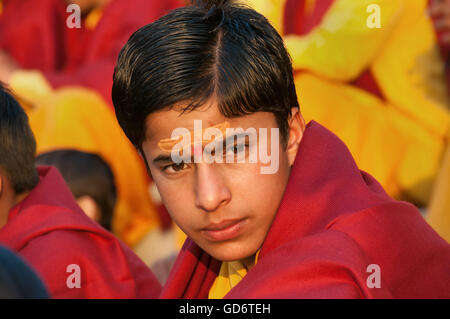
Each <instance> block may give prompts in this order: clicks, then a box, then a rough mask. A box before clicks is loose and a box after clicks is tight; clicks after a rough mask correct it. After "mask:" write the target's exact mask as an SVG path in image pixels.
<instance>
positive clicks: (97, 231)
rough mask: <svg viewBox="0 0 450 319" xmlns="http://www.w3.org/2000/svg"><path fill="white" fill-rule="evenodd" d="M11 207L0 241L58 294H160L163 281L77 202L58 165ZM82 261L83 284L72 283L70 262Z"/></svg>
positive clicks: (43, 171) (44, 172)
mask: <svg viewBox="0 0 450 319" xmlns="http://www.w3.org/2000/svg"><path fill="white" fill-rule="evenodd" d="M39 175H40V176H41V180H40V182H39V184H38V185H37V186H36V187H35V188H34V189H33V190H32V191H31V193H30V194H29V195H28V196H27V197H26V198H25V199H24V200H23V201H22V202H20V203H19V204H18V205H16V206H15V207H14V208H13V209H11V211H10V213H9V216H8V223H7V224H6V226H4V227H3V228H2V229H0V243H2V244H4V245H6V246H8V247H10V248H11V249H12V250H14V251H16V252H18V253H19V254H20V255H22V256H23V257H24V258H25V259H26V260H27V261H28V262H29V263H30V264H31V265H32V266H33V268H34V269H35V270H36V271H37V272H38V273H39V274H40V276H41V278H42V279H43V281H44V282H45V284H46V285H47V287H48V289H49V291H50V293H51V295H52V297H54V298H156V297H157V296H158V295H159V293H160V291H161V286H160V284H159V282H158V280H157V279H156V277H155V276H154V275H153V273H152V272H151V271H150V270H149V268H148V267H147V266H146V265H145V264H144V263H143V262H142V261H141V260H140V259H139V258H138V257H137V256H136V255H135V254H134V253H133V252H132V251H131V250H130V249H129V248H128V247H126V246H125V245H124V244H123V243H121V242H120V241H119V240H117V239H116V238H115V237H114V236H113V235H112V234H110V233H109V232H107V231H106V230H104V229H103V228H101V227H100V226H98V225H97V224H96V223H94V222H93V221H91V220H90V219H89V218H88V217H87V216H86V215H85V214H84V213H83V212H82V211H81V209H80V208H79V207H78V206H77V204H76V201H75V200H74V198H73V197H72V194H71V193H70V190H69V189H68V188H67V186H66V185H65V183H64V180H63V179H62V177H61V175H60V174H59V172H58V171H57V170H56V169H55V168H49V167H41V168H39ZM71 264H76V265H79V267H80V269H81V288H68V287H67V284H66V282H67V278H68V277H69V276H70V275H71V274H72V273H73V271H72V272H67V266H68V265H71Z"/></svg>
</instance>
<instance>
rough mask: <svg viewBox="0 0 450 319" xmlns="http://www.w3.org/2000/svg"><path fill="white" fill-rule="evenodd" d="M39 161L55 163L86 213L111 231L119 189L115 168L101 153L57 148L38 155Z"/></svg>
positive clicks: (38, 163) (42, 164)
mask: <svg viewBox="0 0 450 319" xmlns="http://www.w3.org/2000/svg"><path fill="white" fill-rule="evenodd" d="M36 165H37V166H54V167H56V168H57V169H58V171H59V172H60V173H61V175H62V176H63V178H64V180H65V182H66V183H67V186H69V188H70V190H71V191H72V194H73V195H74V197H75V199H76V200H77V203H78V205H79V206H80V207H81V209H82V210H83V211H84V212H85V214H86V215H87V216H89V217H90V218H91V219H92V220H95V221H96V222H97V223H99V224H100V225H101V226H102V227H103V228H105V229H106V230H109V231H111V222H112V218H113V213H114V206H115V204H116V198H117V191H116V185H115V182H114V175H113V172H112V171H111V169H110V167H109V166H108V164H107V163H106V162H105V161H104V160H103V159H102V158H101V157H100V156H98V155H96V154H91V153H86V152H80V151H77V150H55V151H52V152H47V153H42V154H41V155H39V156H38V157H37V158H36Z"/></svg>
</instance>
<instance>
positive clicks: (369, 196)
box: [161, 121, 450, 298]
mask: <svg viewBox="0 0 450 319" xmlns="http://www.w3.org/2000/svg"><path fill="white" fill-rule="evenodd" d="M371 264H376V265H378V266H379V267H380V270H381V272H380V278H381V287H380V288H369V286H370V285H367V281H370V282H371V279H370V278H369V276H371V275H372V273H373V270H371V269H370V268H369V271H368V266H369V265H371ZM219 267H220V262H219V261H217V260H215V259H213V258H212V257H211V256H209V255H208V254H207V253H206V252H204V251H203V250H202V249H200V248H199V247H198V246H197V245H196V244H195V243H194V242H193V241H192V240H190V239H187V240H186V242H185V245H184V246H183V248H182V251H181V253H180V255H179V257H178V259H177V261H176V263H175V265H174V268H173V270H172V272H171V274H170V277H169V280H168V282H167V284H166V286H165V287H164V288H163V292H162V294H161V297H162V298H207V296H208V292H209V289H210V287H211V285H212V283H213V281H214V279H215V277H216V275H217V273H218V270H219ZM449 269H450V245H449V244H448V243H446V242H445V241H444V240H443V239H442V238H441V237H439V235H438V234H437V233H436V232H435V231H434V230H433V229H432V228H431V227H430V226H428V224H426V222H425V221H424V219H423V218H422V216H421V215H420V213H419V212H418V210H417V209H416V208H415V207H414V206H413V205H411V204H409V203H406V202H400V201H395V200H393V199H391V198H390V197H388V196H387V195H386V193H385V192H384V191H383V189H382V188H381V186H380V185H379V184H378V183H377V182H376V181H375V180H374V179H373V178H372V177H371V176H370V175H368V174H367V173H365V172H363V171H360V170H359V169H358V168H357V166H356V164H355V162H354V160H353V158H352V156H351V154H350V152H349V151H348V149H347V147H346V146H345V145H344V144H343V143H342V142H341V141H340V140H339V139H338V138H337V137H336V136H335V135H334V134H332V133H331V132H330V131H328V130H327V129H325V128H324V127H322V126H321V125H319V124H317V123H316V122H313V121H312V122H310V123H309V124H308V125H307V128H306V131H305V133H304V136H303V139H302V141H301V143H300V147H299V150H298V154H297V158H296V161H295V163H294V166H293V168H292V171H291V176H290V179H289V182H288V185H287V188H286V191H285V194H284V197H283V198H282V201H281V204H280V206H279V209H278V212H277V215H276V217H275V219H274V221H273V223H272V225H271V228H270V230H269V232H268V235H267V237H266V239H265V241H264V243H263V246H262V248H261V252H260V255H259V259H258V263H257V264H256V265H255V266H254V267H253V268H252V269H251V270H250V271H249V272H248V274H247V275H246V276H245V277H244V278H243V279H242V280H241V282H239V284H238V285H236V286H235V287H234V288H233V289H232V290H231V291H230V292H229V293H228V294H227V295H226V298H392V297H393V298H422V297H423V298H449V297H450V288H449V287H450V272H449ZM368 279H369V280H368ZM372 287H373V286H372Z"/></svg>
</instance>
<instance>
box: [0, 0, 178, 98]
mask: <svg viewBox="0 0 450 319" xmlns="http://www.w3.org/2000/svg"><path fill="white" fill-rule="evenodd" d="M2 3H3V8H2V13H1V15H0V80H2V81H4V82H6V83H9V84H10V85H11V86H12V88H13V89H14V90H15V91H16V92H17V93H18V94H20V95H21V97H23V98H24V99H25V100H28V101H29V102H31V103H33V102H34V101H35V100H36V99H37V98H40V97H41V96H42V95H45V94H46V93H47V92H48V91H49V90H50V89H55V88H58V87H61V86H67V85H77V86H83V87H87V88H91V89H94V90H95V91H97V92H99V93H100V94H101V95H102V97H103V98H104V99H105V101H107V102H108V103H110V102H111V85H112V73H113V68H114V63H115V60H116V58H117V54H118V53H119V50H120V48H121V47H122V46H123V45H124V44H125V42H126V40H127V39H128V37H129V36H130V35H131V34H132V33H133V32H134V31H135V30H137V29H138V28H139V27H140V26H142V25H145V24H147V23H149V22H151V21H153V20H155V19H156V18H158V17H159V16H160V15H162V14H164V13H167V12H168V11H169V10H171V9H173V8H175V7H177V6H179V5H180V4H182V2H181V1H179V0H165V1H148V0H132V1H129V0H74V1H72V0H40V1H35V0H2ZM70 4H75V5H78V6H79V8H80V11H81V12H80V26H79V27H77V26H75V27H74V25H73V24H72V22H74V19H75V16H73V14H74V13H75V11H72V9H73V6H71V7H69V5H70ZM72 17H73V18H72Z"/></svg>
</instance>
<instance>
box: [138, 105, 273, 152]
mask: <svg viewBox="0 0 450 319" xmlns="http://www.w3.org/2000/svg"><path fill="white" fill-rule="evenodd" d="M194 120H201V121H202V127H203V128H204V129H205V128H208V127H212V126H214V125H218V124H221V123H223V122H224V121H227V122H229V123H230V127H231V128H243V129H247V128H250V127H253V128H255V129H258V128H264V127H265V128H271V127H277V124H276V120H275V116H274V115H273V114H272V113H268V112H256V113H253V114H250V115H244V116H239V117H235V118H227V117H225V116H224V115H222V114H221V113H220V111H219V109H218V107H217V106H216V105H209V106H207V107H202V108H200V109H196V110H193V111H190V112H185V113H183V112H182V111H181V109H170V110H162V111H158V112H155V113H152V114H150V115H149V116H148V117H147V119H146V135H145V138H146V141H145V142H146V144H149V145H153V146H154V145H157V143H158V141H160V140H161V139H166V138H170V137H171V135H172V131H173V130H175V129H177V128H186V129H187V130H189V131H193V130H194Z"/></svg>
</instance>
